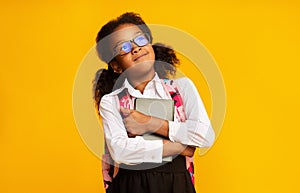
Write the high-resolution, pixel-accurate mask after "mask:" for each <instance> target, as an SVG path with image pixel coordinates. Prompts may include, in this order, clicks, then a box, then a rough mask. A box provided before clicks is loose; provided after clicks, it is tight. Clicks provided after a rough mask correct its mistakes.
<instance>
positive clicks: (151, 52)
mask: <svg viewBox="0 0 300 193" xmlns="http://www.w3.org/2000/svg"><path fill="white" fill-rule="evenodd" d="M148 52H149V57H150V59H152V60H155V53H154V50H153V48H152V46H151V45H149V49H148Z"/></svg>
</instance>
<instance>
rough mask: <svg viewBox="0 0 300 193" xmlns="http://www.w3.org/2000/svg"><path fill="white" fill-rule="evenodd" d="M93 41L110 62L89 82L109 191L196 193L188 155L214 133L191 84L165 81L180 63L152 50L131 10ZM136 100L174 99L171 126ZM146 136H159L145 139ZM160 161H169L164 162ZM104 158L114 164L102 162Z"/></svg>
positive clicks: (165, 50) (160, 49)
mask: <svg viewBox="0 0 300 193" xmlns="http://www.w3.org/2000/svg"><path fill="white" fill-rule="evenodd" d="M96 42H97V52H98V55H99V57H100V59H101V60H103V61H105V62H106V63H107V64H108V68H107V70H106V69H100V70H99V71H98V72H97V73H96V78H95V84H94V88H95V96H94V99H95V104H96V108H97V110H99V111H98V112H99V115H100V116H101V118H102V123H103V128H104V135H105V142H106V148H107V153H108V154H107V155H106V156H104V157H103V165H102V168H103V171H104V172H103V178H104V180H105V188H106V191H107V192H111V193H144V192H149V193H184V192H185V193H194V192H195V188H194V185H193V183H194V179H193V162H192V159H191V158H192V156H193V154H194V151H195V147H208V146H211V145H212V143H213V141H214V131H213V129H212V127H211V125H210V121H209V119H208V116H207V113H206V111H205V108H204V106H203V103H202V101H201V98H200V96H199V94H198V92H197V89H196V88H195V86H194V84H193V83H192V81H190V80H189V79H188V78H180V79H177V80H174V81H173V80H168V79H166V78H168V77H169V76H171V75H175V73H176V65H177V64H179V61H178V59H177V57H176V54H175V52H174V50H173V49H171V48H169V47H166V46H164V45H162V44H154V45H152V34H151V31H150V29H149V28H148V26H147V25H146V24H145V22H144V21H143V20H142V19H141V17H140V16H139V15H138V14H135V13H125V14H123V15H121V16H119V17H118V18H117V19H115V20H112V21H110V22H108V23H107V24H106V25H104V26H103V27H102V28H101V30H100V31H99V33H98V35H97V38H96ZM136 98H157V99H173V100H175V102H176V103H175V113H174V114H175V115H174V117H175V118H174V121H170V120H164V119H160V118H156V117H152V116H149V115H145V114H143V113H140V112H138V111H136V110H133V101H134V100H135V99H136ZM149 132H150V133H155V134H157V135H160V136H162V137H163V138H162V139H158V140H146V139H144V138H143V137H142V135H143V134H145V133H149ZM165 156H172V159H173V160H172V161H163V158H164V157H165ZM109 158H112V161H113V163H114V167H109V165H108V164H107V163H105V162H108V160H109ZM111 164H112V163H111ZM112 168H114V169H113V170H112ZM110 177H111V178H110Z"/></svg>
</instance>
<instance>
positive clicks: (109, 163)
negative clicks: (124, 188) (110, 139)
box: [102, 89, 133, 192]
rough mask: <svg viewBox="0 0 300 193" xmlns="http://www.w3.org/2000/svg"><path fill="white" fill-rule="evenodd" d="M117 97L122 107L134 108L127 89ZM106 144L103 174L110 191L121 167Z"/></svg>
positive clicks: (106, 188)
mask: <svg viewBox="0 0 300 193" xmlns="http://www.w3.org/2000/svg"><path fill="white" fill-rule="evenodd" d="M116 99H117V101H119V105H120V107H121V106H122V107H125V108H128V109H132V107H133V102H132V97H131V96H130V95H129V93H128V90H127V89H124V90H123V91H122V92H120V93H119V94H118V95H117V96H116ZM120 114H121V116H122V118H124V117H123V115H122V113H120ZM104 146H105V149H104V154H103V155H102V176H103V181H104V188H105V190H106V192H108V188H109V186H110V185H111V183H112V180H113V178H114V177H115V176H116V175H117V173H118V169H119V167H118V165H117V164H116V163H115V162H114V160H113V159H112V157H111V155H110V153H109V150H108V147H107V145H106V142H105V141H104Z"/></svg>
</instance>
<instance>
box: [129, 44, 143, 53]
mask: <svg viewBox="0 0 300 193" xmlns="http://www.w3.org/2000/svg"><path fill="white" fill-rule="evenodd" d="M131 46H132V50H131V53H132V54H136V53H139V52H140V50H141V49H142V47H140V46H138V45H136V44H135V43H134V42H132V43H131Z"/></svg>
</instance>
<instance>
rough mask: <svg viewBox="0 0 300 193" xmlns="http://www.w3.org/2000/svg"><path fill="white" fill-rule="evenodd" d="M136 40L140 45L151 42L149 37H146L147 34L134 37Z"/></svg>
mask: <svg viewBox="0 0 300 193" xmlns="http://www.w3.org/2000/svg"><path fill="white" fill-rule="evenodd" d="M134 42H135V43H136V44H137V45H138V46H145V45H146V44H148V43H149V41H148V39H147V38H146V37H145V35H140V36H138V37H136V38H135V39H134Z"/></svg>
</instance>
